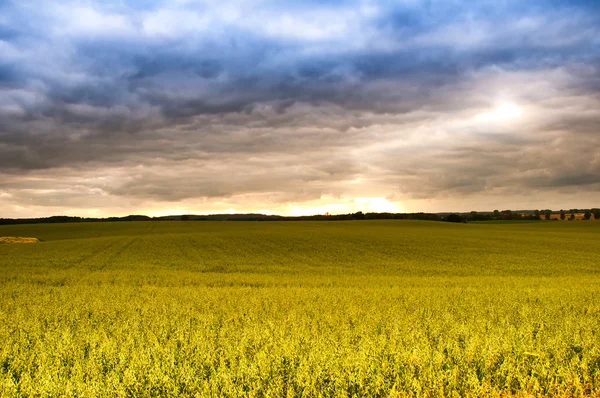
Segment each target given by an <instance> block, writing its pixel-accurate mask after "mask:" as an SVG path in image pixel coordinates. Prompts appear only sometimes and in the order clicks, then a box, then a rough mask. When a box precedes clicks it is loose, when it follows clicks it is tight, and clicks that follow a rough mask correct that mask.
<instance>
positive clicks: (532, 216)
mask: <svg viewBox="0 0 600 398" xmlns="http://www.w3.org/2000/svg"><path fill="white" fill-rule="evenodd" d="M581 213H583V214H584V219H586V220H589V219H590V218H591V217H592V216H593V217H594V219H596V220H598V219H600V209H597V208H594V209H571V210H568V211H565V210H561V211H560V212H554V211H552V210H548V209H547V210H518V211H512V210H502V211H500V210H494V211H493V212H476V211H472V212H469V213H363V212H362V211H359V212H356V213H348V214H317V215H312V216H278V215H267V214H254V213H250V214H209V215H196V214H183V215H176V216H162V217H148V216H144V215H129V216H125V217H106V218H88V217H71V216H52V217H42V218H17V219H15V218H0V225H15V224H56V223H79V222H115V221H343V220H428V221H446V222H455V223H465V222H469V221H502V220H542V219H543V218H544V219H546V220H550V219H552V220H555V219H556V218H560V219H562V220H565V219H571V220H574V219H575V214H581ZM552 215H557V216H556V217H555V218H552V217H551V216H552Z"/></svg>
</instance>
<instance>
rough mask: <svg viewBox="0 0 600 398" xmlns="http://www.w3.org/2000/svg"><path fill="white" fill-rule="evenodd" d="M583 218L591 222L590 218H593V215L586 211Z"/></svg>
mask: <svg viewBox="0 0 600 398" xmlns="http://www.w3.org/2000/svg"><path fill="white" fill-rule="evenodd" d="M583 218H585V219H586V220H589V219H590V218H592V213H591V212H590V211H589V210H586V211H585V213H583Z"/></svg>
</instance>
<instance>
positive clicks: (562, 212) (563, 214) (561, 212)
mask: <svg viewBox="0 0 600 398" xmlns="http://www.w3.org/2000/svg"><path fill="white" fill-rule="evenodd" d="M560 219H561V220H564V219H565V211H564V210H561V211H560Z"/></svg>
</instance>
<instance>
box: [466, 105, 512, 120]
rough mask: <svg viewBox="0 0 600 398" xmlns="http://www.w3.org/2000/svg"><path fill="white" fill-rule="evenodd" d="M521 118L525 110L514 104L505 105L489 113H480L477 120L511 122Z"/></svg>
mask: <svg viewBox="0 0 600 398" xmlns="http://www.w3.org/2000/svg"><path fill="white" fill-rule="evenodd" d="M521 116H523V108H521V107H520V106H519V105H517V104H514V103H504V104H500V105H498V106H497V107H496V108H494V109H492V110H491V111H489V112H485V113H480V114H479V115H477V116H476V117H475V120H476V121H478V122H510V121H513V120H516V119H519V118H520V117H521Z"/></svg>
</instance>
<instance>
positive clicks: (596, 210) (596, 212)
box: [592, 209, 600, 220]
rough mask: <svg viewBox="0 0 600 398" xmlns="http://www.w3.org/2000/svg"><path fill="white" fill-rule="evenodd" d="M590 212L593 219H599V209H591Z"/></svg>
mask: <svg viewBox="0 0 600 398" xmlns="http://www.w3.org/2000/svg"><path fill="white" fill-rule="evenodd" d="M592 214H593V215H594V220H600V209H592Z"/></svg>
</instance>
